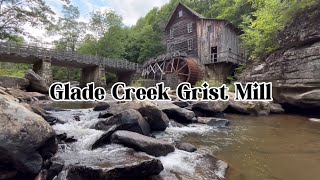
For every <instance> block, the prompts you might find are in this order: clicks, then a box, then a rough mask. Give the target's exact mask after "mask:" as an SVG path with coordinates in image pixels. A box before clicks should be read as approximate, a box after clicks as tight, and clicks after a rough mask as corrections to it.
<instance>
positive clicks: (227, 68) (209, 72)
mask: <svg viewBox="0 0 320 180" xmlns="http://www.w3.org/2000/svg"><path fill="white" fill-rule="evenodd" d="M234 69H235V65H234V64H232V63H217V64H212V65H206V66H205V72H206V74H205V79H208V80H215V81H217V82H220V83H226V81H227V78H228V77H229V76H231V75H232V74H233V72H234Z"/></svg>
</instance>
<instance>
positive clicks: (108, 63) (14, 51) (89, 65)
mask: <svg viewBox="0 0 320 180" xmlns="http://www.w3.org/2000/svg"><path fill="white" fill-rule="evenodd" d="M0 61H1V62H10V63H25V64H33V70H34V71H35V72H36V73H37V74H39V75H40V76H42V77H43V78H44V79H45V80H46V81H47V83H48V84H50V83H52V81H53V80H52V66H59V67H69V68H80V69H82V76H81V82H80V83H81V85H85V84H86V83H89V82H96V83H97V84H99V85H104V84H105V82H102V80H103V79H105V78H103V77H104V76H105V71H109V72H113V73H115V74H116V75H117V76H118V79H119V81H123V82H129V81H130V77H132V76H131V75H130V74H133V73H135V72H136V71H138V70H139V69H141V67H140V66H139V64H137V63H133V62H129V61H127V60H124V59H111V58H104V57H98V56H88V55H81V54H79V53H78V52H71V51H58V50H55V49H49V48H43V47H37V46H31V45H18V44H15V43H10V42H0Z"/></svg>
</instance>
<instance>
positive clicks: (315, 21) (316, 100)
mask: <svg viewBox="0 0 320 180" xmlns="http://www.w3.org/2000/svg"><path fill="white" fill-rule="evenodd" d="M293 19H294V21H292V22H291V23H290V24H288V25H287V26H286V28H285V29H284V30H283V31H282V32H280V33H279V36H278V39H279V42H280V45H281V48H280V49H279V50H278V51H276V52H274V53H273V54H271V55H270V56H269V57H268V58H267V59H266V60H264V61H260V62H255V63H253V64H251V65H250V66H249V67H248V68H247V69H246V70H245V71H244V72H243V73H242V74H241V75H240V76H239V77H238V78H239V80H240V81H241V82H248V81H267V82H272V83H273V87H274V92H273V94H274V98H275V99H276V100H277V101H278V102H280V103H283V104H290V105H292V106H296V107H299V108H319V107H320V26H319V24H320V7H313V8H310V9H308V10H305V12H300V13H298V14H297V15H296V16H295V17H294V18H293ZM310 94H312V98H310V96H309V95H310ZM304 97H307V98H306V99H304Z"/></svg>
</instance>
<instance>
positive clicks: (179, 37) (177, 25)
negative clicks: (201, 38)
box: [166, 6, 198, 57]
mask: <svg viewBox="0 0 320 180" xmlns="http://www.w3.org/2000/svg"><path fill="white" fill-rule="evenodd" d="M181 9H182V11H183V15H182V17H179V11H180V10H181ZM173 18H174V19H172V21H171V24H169V26H168V28H167V30H166V35H167V36H166V41H167V51H168V52H175V51H179V52H183V53H187V55H189V56H193V57H197V56H198V54H197V53H198V47H197V41H198V40H197V31H196V30H197V27H196V25H197V24H196V21H197V18H196V16H194V15H193V14H192V13H190V12H189V11H188V10H187V9H185V8H183V7H182V6H181V7H178V9H177V10H176V11H175V13H174V14H173ZM188 23H192V28H193V30H192V32H191V33H188V28H187V26H188ZM172 28H174V33H173V37H174V38H173V39H171V38H170V29H172ZM189 39H193V49H192V50H188V40H189Z"/></svg>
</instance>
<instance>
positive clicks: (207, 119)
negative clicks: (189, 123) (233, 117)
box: [197, 117, 212, 124]
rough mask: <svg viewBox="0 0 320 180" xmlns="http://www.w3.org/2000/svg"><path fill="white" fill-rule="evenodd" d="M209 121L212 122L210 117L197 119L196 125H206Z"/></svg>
mask: <svg viewBox="0 0 320 180" xmlns="http://www.w3.org/2000/svg"><path fill="white" fill-rule="evenodd" d="M211 120H212V118H210V117H198V118H197V123H200V124H207V123H208V122H210V121H211Z"/></svg>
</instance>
